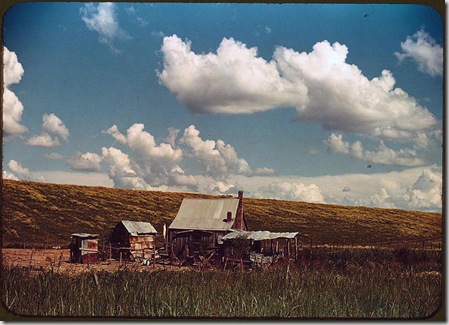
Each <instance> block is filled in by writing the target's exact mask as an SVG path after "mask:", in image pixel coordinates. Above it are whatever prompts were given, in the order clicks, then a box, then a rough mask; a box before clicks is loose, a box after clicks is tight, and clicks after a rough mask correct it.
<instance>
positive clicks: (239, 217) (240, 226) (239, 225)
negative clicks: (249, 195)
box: [232, 191, 246, 230]
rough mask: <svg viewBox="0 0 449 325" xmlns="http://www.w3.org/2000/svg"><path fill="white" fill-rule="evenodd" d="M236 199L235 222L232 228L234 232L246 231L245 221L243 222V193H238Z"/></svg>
mask: <svg viewBox="0 0 449 325" xmlns="http://www.w3.org/2000/svg"><path fill="white" fill-rule="evenodd" d="M238 199H239V205H238V207H237V213H236V215H235V222H234V225H233V227H232V228H233V229H235V230H246V227H245V221H244V220H243V191H239V196H238Z"/></svg>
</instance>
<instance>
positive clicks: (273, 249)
mask: <svg viewBox="0 0 449 325" xmlns="http://www.w3.org/2000/svg"><path fill="white" fill-rule="evenodd" d="M298 236H299V233H298V232H270V231H233V232H230V233H228V234H226V235H225V236H223V238H222V241H223V242H224V244H223V251H224V252H223V255H224V257H225V258H226V259H228V260H231V261H232V260H234V261H235V260H239V259H240V260H243V261H246V262H248V263H250V264H253V265H256V266H261V265H263V264H271V263H273V262H276V260H277V259H279V258H280V257H283V258H285V259H287V260H289V259H295V260H296V259H297V258H298V255H299V251H300V250H301V242H300V240H299V238H298Z"/></svg>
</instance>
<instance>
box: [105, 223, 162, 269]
mask: <svg viewBox="0 0 449 325" xmlns="http://www.w3.org/2000/svg"><path fill="white" fill-rule="evenodd" d="M156 234H157V231H156V229H154V227H153V226H152V225H151V223H149V222H142V221H129V220H124V221H120V222H119V223H118V224H117V225H116V226H115V227H114V230H113V231H112V234H111V236H110V238H109V242H110V244H111V255H112V257H113V258H116V259H120V258H124V259H132V260H135V259H137V258H142V259H145V258H152V257H154V254H155V249H156Z"/></svg>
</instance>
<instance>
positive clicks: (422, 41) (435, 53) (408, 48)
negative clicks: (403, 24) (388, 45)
mask: <svg viewBox="0 0 449 325" xmlns="http://www.w3.org/2000/svg"><path fill="white" fill-rule="evenodd" d="M401 49H402V51H403V52H402V53H401V52H395V53H394V54H395V55H396V57H397V58H398V60H399V62H402V61H403V60H406V59H411V60H413V61H415V62H416V63H417V64H418V69H419V71H421V72H423V73H427V74H429V75H431V76H442V75H443V47H442V46H441V45H440V44H438V43H437V42H436V41H435V40H434V39H433V38H432V37H431V36H430V35H429V34H428V33H426V32H425V31H424V29H421V30H419V31H417V32H416V33H415V34H413V35H412V36H407V39H406V40H405V41H404V42H401Z"/></svg>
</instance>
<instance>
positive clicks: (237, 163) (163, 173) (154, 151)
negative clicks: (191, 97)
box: [102, 123, 274, 194]
mask: <svg viewBox="0 0 449 325" xmlns="http://www.w3.org/2000/svg"><path fill="white" fill-rule="evenodd" d="M103 133H106V134H109V135H111V136H112V137H113V138H115V139H117V140H118V141H119V142H121V143H123V144H126V145H127V147H126V149H128V150H129V154H127V153H124V152H122V151H121V150H118V149H116V148H113V147H111V148H109V149H106V148H103V151H102V156H103V161H105V162H106V163H107V164H109V166H110V168H109V175H110V177H111V179H112V180H113V181H114V183H115V184H116V186H120V187H132V188H146V189H150V188H151V189H163V190H170V191H186V190H187V191H193V192H203V193H211V194H224V193H233V192H235V191H236V189H240V187H239V185H238V184H236V183H232V182H229V181H228V177H229V175H231V174H234V175H246V176H256V175H264V176H270V175H274V170H272V169H270V168H266V167H261V168H256V169H255V170H254V171H253V170H252V169H251V168H250V166H249V165H248V163H247V161H246V160H245V159H243V158H240V157H239V156H238V154H237V152H236V150H235V149H234V148H233V147H232V146H231V145H230V144H226V143H225V142H224V141H222V140H217V141H215V140H203V139H201V137H200V131H199V130H197V129H196V127H195V126H194V125H191V126H189V127H188V128H186V129H185V130H184V132H183V135H182V137H181V138H180V139H178V136H179V133H180V130H178V129H175V128H168V133H169V134H168V137H167V138H166V139H165V141H166V142H162V143H159V144H158V143H157V142H156V139H155V138H154V136H153V135H151V134H150V133H149V132H147V131H145V130H144V125H143V124H141V123H135V124H133V125H132V126H131V127H129V128H128V130H127V132H126V136H125V135H124V134H122V133H121V132H120V131H119V129H118V128H117V126H115V125H113V126H112V127H111V128H109V129H108V130H106V131H103ZM120 139H121V140H120ZM185 157H188V162H187V165H188V166H189V167H193V170H197V171H199V172H200V175H198V174H195V173H193V174H186V172H185V171H184V169H183V168H182V167H181V163H182V162H183V160H184V158H185ZM192 164H193V165H192ZM198 167H199V168H198ZM120 170H127V172H125V173H124V174H120V173H119V172H118V171H120Z"/></svg>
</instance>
